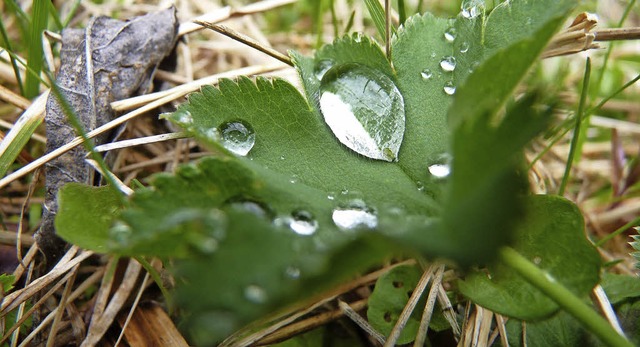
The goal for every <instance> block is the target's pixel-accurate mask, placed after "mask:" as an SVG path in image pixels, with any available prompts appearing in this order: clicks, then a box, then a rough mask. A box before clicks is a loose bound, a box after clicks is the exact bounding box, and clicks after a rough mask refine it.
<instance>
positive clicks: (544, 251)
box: [458, 195, 601, 321]
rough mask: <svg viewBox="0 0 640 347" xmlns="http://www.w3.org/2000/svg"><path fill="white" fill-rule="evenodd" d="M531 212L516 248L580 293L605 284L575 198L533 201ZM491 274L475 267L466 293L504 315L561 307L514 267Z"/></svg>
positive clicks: (543, 313)
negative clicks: (574, 201) (602, 283)
mask: <svg viewBox="0 0 640 347" xmlns="http://www.w3.org/2000/svg"><path fill="white" fill-rule="evenodd" d="M526 210H527V216H526V218H525V219H524V220H523V221H522V222H521V224H520V225H519V228H518V230H517V232H516V235H515V237H516V240H515V244H514V246H513V248H515V249H516V250H517V251H518V252H519V253H521V254H522V255H523V256H525V257H526V258H528V259H529V260H530V261H532V262H534V263H535V264H538V266H539V267H540V268H541V269H543V270H545V271H547V272H549V273H550V274H551V275H552V276H553V277H554V278H556V279H557V280H558V281H559V282H561V283H562V284H563V285H564V286H565V287H567V288H569V289H570V290H571V291H573V292H574V293H575V294H576V295H578V296H579V297H585V296H587V295H588V294H589V293H590V291H591V290H592V289H593V287H594V286H595V285H596V284H597V283H598V282H599V272H600V265H601V261H600V257H599V255H598V252H597V251H596V250H595V248H594V247H593V245H592V244H591V243H590V242H589V241H588V240H587V239H586V238H585V235H584V220H583V217H582V214H581V213H580V210H578V208H577V207H576V206H575V205H574V204H573V203H571V202H570V201H568V200H566V199H564V198H561V197H557V196H549V195H538V196H532V197H530V198H529V199H528V201H527V205H526ZM489 274H490V277H489V276H488V275H487V273H486V272H483V271H474V272H471V273H469V274H468V275H467V276H466V279H465V280H464V281H459V283H458V286H459V289H460V291H461V293H462V294H463V295H465V296H467V297H468V298H469V299H471V300H472V301H473V302H475V303H477V304H479V305H481V306H483V307H486V308H488V309H490V310H492V311H495V312H498V313H500V314H503V315H506V316H509V317H513V318H517V319H521V320H527V321H529V320H539V319H542V318H544V317H547V316H549V315H550V314H552V313H554V312H555V311H556V310H557V308H558V306H557V305H556V304H555V303H554V302H553V301H552V300H551V299H549V298H547V297H546V296H545V295H543V294H542V293H541V292H540V291H538V290H537V289H536V288H534V287H533V286H531V285H530V284H529V283H528V282H526V281H525V280H524V279H523V278H521V277H520V276H519V275H517V274H516V273H515V272H513V270H511V269H509V268H506V267H504V266H501V265H499V264H497V265H494V266H492V267H490V270H489Z"/></svg>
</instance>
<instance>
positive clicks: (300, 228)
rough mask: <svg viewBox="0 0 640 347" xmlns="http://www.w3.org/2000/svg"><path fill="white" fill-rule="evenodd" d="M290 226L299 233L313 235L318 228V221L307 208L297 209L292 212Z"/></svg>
mask: <svg viewBox="0 0 640 347" xmlns="http://www.w3.org/2000/svg"><path fill="white" fill-rule="evenodd" d="M291 216H292V218H291V222H290V223H289V228H291V230H293V231H294V232H295V233H296V234H299V235H311V234H313V233H315V232H316V230H318V221H317V220H315V219H314V218H313V215H312V214H311V213H310V212H308V211H305V210H296V211H293V213H292V214H291Z"/></svg>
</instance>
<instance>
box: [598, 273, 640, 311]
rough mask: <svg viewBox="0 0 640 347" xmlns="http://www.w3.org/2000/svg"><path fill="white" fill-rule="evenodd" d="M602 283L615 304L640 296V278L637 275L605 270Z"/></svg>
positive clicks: (610, 300)
mask: <svg viewBox="0 0 640 347" xmlns="http://www.w3.org/2000/svg"><path fill="white" fill-rule="evenodd" d="M601 285H602V288H603V289H604V292H605V293H607V297H608V298H609V302H611V303H612V304H614V305H615V304H618V303H620V302H622V301H625V300H627V299H631V298H637V297H640V278H638V277H637V276H628V275H618V274H612V273H609V272H605V273H604V274H603V275H602V283H601Z"/></svg>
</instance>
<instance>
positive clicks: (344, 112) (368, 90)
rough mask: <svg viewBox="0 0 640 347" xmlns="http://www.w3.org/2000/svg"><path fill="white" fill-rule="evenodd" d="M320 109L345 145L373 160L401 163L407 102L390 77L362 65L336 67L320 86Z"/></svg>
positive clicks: (330, 70)
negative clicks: (398, 158) (400, 151)
mask: <svg viewBox="0 0 640 347" xmlns="http://www.w3.org/2000/svg"><path fill="white" fill-rule="evenodd" d="M320 110H321V111H322V115H323V117H324V120H325V122H326V123H327V125H328V126H329V128H331V131H332V132H333V134H334V135H335V136H336V137H337V138H338V140H339V141H340V142H341V143H342V144H344V145H345V146H347V147H349V148H350V149H352V150H354V151H355V152H357V153H360V154H362V155H364V156H366V157H369V158H372V159H379V160H385V161H395V160H397V157H398V152H399V150H400V145H401V144H402V138H403V136H404V127H405V113H404V99H403V98H402V95H401V94H400V91H399V90H398V88H397V87H396V85H395V84H394V83H393V81H392V80H391V78H389V76H387V75H385V74H384V73H382V72H380V71H378V70H375V69H373V68H370V67H368V66H365V65H361V64H354V63H351V64H343V65H338V66H334V67H332V68H331V69H329V71H327V73H326V74H325V75H324V77H323V78H322V81H321V84H320Z"/></svg>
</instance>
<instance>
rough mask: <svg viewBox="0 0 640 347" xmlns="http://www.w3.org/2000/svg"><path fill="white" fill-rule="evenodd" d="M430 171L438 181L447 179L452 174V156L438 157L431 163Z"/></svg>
mask: <svg viewBox="0 0 640 347" xmlns="http://www.w3.org/2000/svg"><path fill="white" fill-rule="evenodd" d="M428 170H429V173H430V174H431V175H432V176H433V177H434V178H436V179H444V178H447V177H448V176H449V175H450V174H451V156H450V155H449V154H441V155H438V156H437V157H436V158H435V159H434V160H431V161H430V162H429V167H428Z"/></svg>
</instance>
